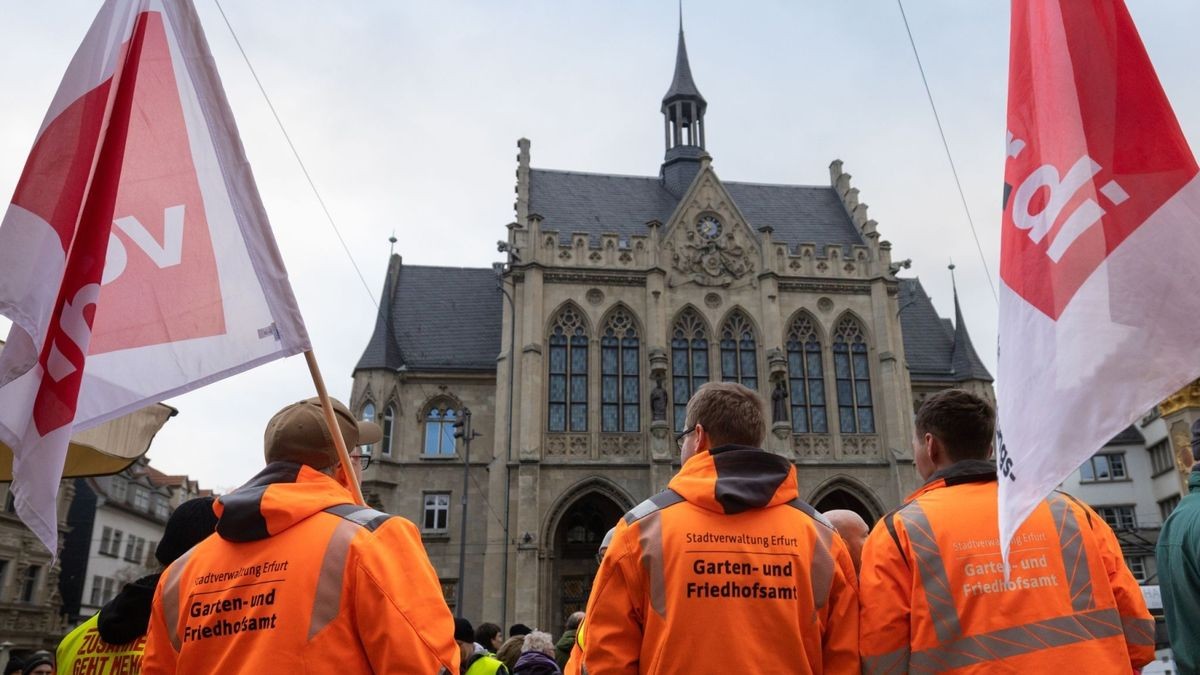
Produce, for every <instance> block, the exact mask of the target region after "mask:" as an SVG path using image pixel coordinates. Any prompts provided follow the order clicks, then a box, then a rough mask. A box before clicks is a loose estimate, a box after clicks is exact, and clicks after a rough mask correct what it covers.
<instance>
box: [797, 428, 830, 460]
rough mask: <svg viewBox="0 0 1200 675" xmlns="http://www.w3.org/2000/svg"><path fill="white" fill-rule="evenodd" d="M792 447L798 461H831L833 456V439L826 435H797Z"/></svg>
mask: <svg viewBox="0 0 1200 675" xmlns="http://www.w3.org/2000/svg"><path fill="white" fill-rule="evenodd" d="M792 445H793V446H794V447H795V448H796V459H798V460H805V459H809V460H812V459H829V458H830V457H832V456H833V439H832V438H830V437H829V436H827V435H824V434H795V435H794V436H792Z"/></svg>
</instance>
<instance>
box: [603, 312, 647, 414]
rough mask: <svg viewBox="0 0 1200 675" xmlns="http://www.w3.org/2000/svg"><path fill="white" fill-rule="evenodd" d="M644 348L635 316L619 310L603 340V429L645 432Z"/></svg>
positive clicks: (605, 331) (610, 319)
mask: <svg viewBox="0 0 1200 675" xmlns="http://www.w3.org/2000/svg"><path fill="white" fill-rule="evenodd" d="M639 364H640V348H639V342H638V334H637V328H635V327H634V325H633V317H631V316H630V315H629V312H627V311H625V309H623V308H622V309H618V310H617V311H615V312H613V314H612V316H610V317H609V318H608V322H607V323H605V325H604V333H603V334H602V335H601V337H600V430H601V431H641V409H640V407H639V405H640V402H641V390H640V386H639V384H638V372H639Z"/></svg>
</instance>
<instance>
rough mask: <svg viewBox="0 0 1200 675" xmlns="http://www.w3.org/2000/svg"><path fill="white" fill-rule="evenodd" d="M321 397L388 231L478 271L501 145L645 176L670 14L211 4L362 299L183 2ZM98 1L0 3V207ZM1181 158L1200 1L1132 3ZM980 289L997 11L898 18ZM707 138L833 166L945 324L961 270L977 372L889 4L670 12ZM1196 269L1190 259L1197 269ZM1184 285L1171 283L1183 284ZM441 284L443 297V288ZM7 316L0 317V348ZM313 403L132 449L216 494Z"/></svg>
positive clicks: (500, 198) (996, 198) (250, 402)
mask: <svg viewBox="0 0 1200 675" xmlns="http://www.w3.org/2000/svg"><path fill="white" fill-rule="evenodd" d="M195 2H196V5H197V9H198V12H199V14H200V18H201V21H202V22H203V24H204V28H205V30H206V32H207V35H208V40H209V43H210V45H211V48H212V51H213V53H214V56H215V58H216V61H217V66H218V68H219V70H220V73H221V76H222V79H223V81H224V83H225V88H226V92H227V94H228V97H229V100H230V103H231V105H232V107H233V111H234V114H235V116H236V117H237V120H238V124H239V126H240V129H241V133H242V140H243V142H244V144H245V146H246V151H247V153H248V155H249V158H250V161H251V163H252V165H253V167H254V172H255V177H256V179H257V181H258V186H259V189H260V191H261V193H262V197H263V201H264V203H265V205H266V209H267V212H268V214H269V215H270V217H271V220H272V224H273V226H274V230H275V237H276V240H277V241H278V243H279V247H280V249H281V250H282V252H283V257H284V260H285V262H286V264H287V267H288V270H289V272H290V275H291V278H292V284H293V288H294V290H295V292H296V296H297V298H298V300H299V303H300V308H301V310H302V311H303V313H304V317H305V320H306V322H307V325H308V329H309V333H310V335H311V337H312V340H313V346H314V350H315V352H316V354H317V357H318V359H319V360H320V362H321V365H322V369H323V371H324V373H325V377H326V380H327V382H328V384H329V387H330V390H331V392H332V393H333V394H334V395H335V396H338V397H339V398H342V399H346V398H348V397H349V393H350V385H351V371H352V369H353V367H354V364H355V362H356V361H357V359H358V357H359V356H360V354H361V353H362V350H363V348H364V347H365V345H366V341H367V339H368V338H369V337H370V333H371V329H372V326H373V324H374V315H375V311H376V310H375V305H374V302H373V299H374V298H377V297H378V295H379V291H380V288H381V285H382V281H383V276H384V273H385V271H386V265H387V257H388V249H389V244H388V241H387V238H388V236H389V235H390V234H391V233H392V231H393V230H394V231H395V233H396V236H397V237H398V238H399V243H398V244H397V245H396V246H397V248H396V250H397V252H399V253H401V254H402V255H403V256H404V260H405V262H406V263H411V264H427V265H462V266H478V267H486V266H488V265H490V264H491V263H492V262H494V261H496V260H499V254H497V252H496V247H495V242H496V240H497V239H500V238H503V237H504V233H505V231H504V225H505V224H506V223H508V222H510V221H511V220H513V217H514V214H513V211H512V204H513V198H514V195H513V184H514V174H513V172H514V170H515V168H516V163H515V155H516V140H517V139H518V138H520V137H522V136H525V137H528V138H530V139H531V140H532V142H533V148H532V159H533V165H534V166H535V167H542V168H554V169H570V170H576V171H591V172H605V173H622V174H635V175H656V174H657V172H658V167H659V164H660V163H661V162H662V153H663V145H662V120H661V117H660V114H659V111H658V108H659V103H660V101H661V98H662V95H663V94H664V93H665V92H666V89H667V85H668V84H669V83H670V80H671V73H672V68H673V65H674V56H675V40H676V30H677V23H676V22H677V15H676V12H677V9H676V5H675V4H674V3H673V2H671V1H669V0H668V1H664V2H645V1H636V2H635V1H632V0H630V1H627V2H591V3H582V2H562V1H561V0H559V1H553V0H542V1H529V2H523V3H512V2H506V3H499V2H436V3H434V2H426V3H412V2H366V1H358V2H353V3H332V2H317V1H299V0H253V1H250V0H224V5H225V10H226V12H227V14H228V15H229V19H230V21H231V23H232V24H233V27H234V30H235V31H237V33H238V36H239V38H240V39H241V41H242V44H243V46H244V47H245V49H246V52H247V54H248V55H249V58H250V60H251V63H252V64H253V65H254V67H255V69H256V70H257V71H258V75H259V77H260V78H261V79H262V81H263V84H264V86H265V87H266V89H267V92H268V94H269V95H270V96H271V99H272V101H273V102H274V104H275V107H276V109H277V111H278V113H279V115H280V117H281V118H282V120H283V123H284V125H285V127H286V128H287V130H288V132H289V133H290V135H291V137H292V139H293V141H294V142H295V144H296V146H297V148H298V149H299V151H300V154H301V156H302V158H303V159H304V161H305V163H306V165H307V166H308V169H309V171H310V172H311V174H312V177H313V179H314V181H315V182H316V184H317V187H318V189H319V190H320V192H321V194H322V196H323V197H324V199H325V201H326V203H327V205H328V206H329V208H330V210H331V211H332V213H333V216H334V218H335V220H336V222H337V224H338V226H339V227H340V229H341V232H342V235H343V236H344V237H345V238H346V241H347V243H348V245H349V247H350V250H351V253H352V255H353V256H354V259H355V260H356V261H357V262H358V264H359V266H360V267H361V269H362V272H363V274H364V276H365V277H366V281H367V284H368V285H369V286H370V292H369V293H368V291H367V289H365V288H363V285H362V283H361V282H360V281H359V279H358V277H357V275H356V274H355V272H354V269H353V267H352V266H351V264H350V262H349V260H348V259H347V257H346V255H345V254H344V253H343V252H342V250H341V248H340V245H339V244H338V243H337V240H336V237H335V235H334V234H333V231H332V229H331V228H330V226H329V224H328V223H327V222H326V220H325V218H324V216H323V215H322V213H321V211H320V208H319V205H318V204H317V201H316V199H315V198H314V196H313V194H312V192H311V190H310V189H309V187H308V185H307V183H306V182H305V180H304V178H303V175H302V174H301V172H300V170H299V168H298V166H297V164H296V161H295V160H294V159H293V158H292V156H291V154H290V151H289V150H288V147H287V144H286V142H285V140H284V138H283V136H282V134H281V133H280V131H279V129H278V127H277V126H276V125H275V122H274V120H273V119H272V117H271V115H270V111H269V110H268V108H267V105H266V103H265V102H264V100H263V98H262V95H261V94H260V93H259V92H258V90H257V88H256V87H255V85H254V82H253V79H252V78H251V75H250V72H249V70H248V69H247V67H246V64H245V63H244V62H243V61H242V57H241V55H240V54H239V53H238V51H237V48H236V46H235V45H234V42H233V39H232V37H231V36H230V33H229V30H228V29H227V28H226V27H225V24H224V22H223V21H222V20H221V17H220V15H219V14H218V12H217V9H216V5H215V4H214V2H213V0H195ZM98 4H99V3H98V2H96V1H95V0H87V1H83V0H55V1H54V2H46V3H17V2H4V3H3V4H2V5H0V64H3V66H0V92H3V95H2V96H0V196H3V198H5V199H7V198H8V197H9V196H10V195H11V194H12V192H13V188H14V186H15V184H16V181H17V178H18V177H19V175H20V172H21V168H22V166H23V165H24V162H25V157H26V156H27V155H28V152H29V149H30V147H31V145H32V143H33V139H34V134H35V133H36V131H37V129H38V127H39V125H40V124H41V120H42V117H43V116H44V114H45V112H46V108H47V107H48V105H49V103H50V100H51V98H52V96H53V94H54V91H55V89H56V88H57V86H58V83H59V80H60V79H61V77H62V74H63V71H64V69H65V68H66V65H67V63H68V62H69V60H70V58H71V56H72V54H73V53H74V51H75V48H76V47H77V46H78V44H79V42H80V40H81V39H82V37H83V35H84V33H85V32H86V30H87V27H88V26H89V25H90V23H91V21H92V18H93V16H94V14H95V11H96V8H97V7H98ZM1129 5H1130V10H1131V12H1132V13H1133V16H1134V19H1135V21H1136V22H1137V24H1138V28H1139V30H1140V31H1141V35H1142V38H1143V40H1144V41H1145V43H1146V46H1147V49H1148V50H1149V52H1150V57H1151V59H1152V60H1153V62H1154V64H1155V66H1156V67H1157V69H1158V73H1159V76H1160V78H1161V80H1162V82H1163V86H1164V87H1165V89H1166V91H1167V95H1168V96H1169V97H1170V99H1171V101H1172V102H1173V104H1174V106H1175V112H1176V114H1177V115H1178V117H1179V119H1180V121H1181V123H1182V125H1183V129H1184V132H1185V133H1186V134H1187V136H1188V138H1189V140H1190V142H1191V144H1192V146H1193V147H1196V146H1197V144H1198V143H1197V142H1198V141H1200V88H1198V87H1197V86H1196V74H1195V73H1196V71H1197V65H1198V64H1200V41H1198V40H1197V39H1196V36H1195V27H1196V26H1197V25H1200V3H1197V2H1195V1H1194V0H1130V2H1129ZM905 9H906V10H907V11H908V18H909V21H910V23H911V25H912V30H913V33H914V35H915V38H916V41H917V46H918V48H919V49H920V51H921V57H922V60H923V62H924V64H925V69H926V74H927V75H928V78H929V82H930V86H931V87H932V89H933V95H934V97H935V99H936V102H937V104H938V110H939V113H940V114H941V118H942V123H943V125H944V127H945V130H946V135H947V137H948V140H949V143H950V147H951V150H952V152H953V155H954V159H955V161H956V162H957V165H958V171H959V175H960V177H961V178H962V182H963V188H964V190H965V193H966V197H967V202H968V205H969V207H970V210H971V214H972V215H973V216H974V218H975V223H976V226H977V227H978V231H979V236H980V239H981V241H982V245H983V251H984V254H985V257H986V260H987V264H988V266H989V267H990V269H991V271H992V274H993V275H995V273H996V270H997V260H998V253H999V246H1000V245H999V217H1000V210H999V209H1000V196H1001V185H1002V176H1003V152H1002V149H1003V140H1004V130H1005V125H1004V118H1005V98H1006V88H1007V59H1008V3H1007V2H1003V1H1001V0H974V1H972V2H962V1H961V0H908V1H907V2H906V3H905ZM684 14H685V15H684V23H685V30H686V34H687V40H688V48H689V53H690V56H691V65H692V72H693V74H694V76H695V79H696V83H697V85H698V87H699V88H700V91H701V92H702V93H703V94H704V96H705V98H706V99H707V100H708V103H709V107H708V114H707V117H706V122H707V129H706V136H707V139H706V140H707V142H708V150H709V152H710V153H711V154H712V156H713V166H714V168H715V170H716V171H717V174H718V175H719V176H721V177H722V178H724V179H727V180H738V181H759V182H770V183H798V184H827V183H828V180H829V178H828V169H827V167H828V164H829V162H830V161H831V160H833V159H835V158H838V159H842V160H843V161H844V162H845V169H846V171H848V172H849V173H851V174H853V176H854V179H853V184H854V185H855V186H857V187H858V188H860V190H861V195H860V197H861V199H862V201H864V202H866V203H868V204H870V206H871V209H870V215H871V217H872V218H874V219H876V220H877V221H879V231H880V233H881V234H882V236H883V238H884V239H887V240H890V241H891V242H892V243H893V249H892V255H893V258H894V259H896V260H900V259H904V258H911V259H912V261H913V266H912V269H911V270H910V271H909V272H908V274H911V275H916V276H919V277H920V278H921V280H922V282H923V283H924V285H925V288H926V290H927V291H928V292H929V293H930V294H931V295H932V296H933V300H934V304H935V305H936V306H937V307H938V309H939V311H940V312H941V313H942V314H943V315H944V316H952V315H953V304H952V297H951V292H950V278H949V274H948V272H947V270H946V265H947V263H949V262H950V261H951V259H953V261H954V262H955V263H956V264H957V265H958V270H957V272H958V287H959V294H960V298H961V300H962V302H963V311H964V313H965V315H966V320H967V325H968V327H969V328H970V332H971V335H972V338H973V339H974V341H975V345H976V348H977V349H978V351H979V352H980V355H981V356H982V357H983V359H984V361H985V362H986V363H987V364H988V366H989V368H992V369H993V372H994V369H995V343H996V311H997V309H996V305H995V303H994V301H993V299H992V294H991V291H990V290H989V287H988V281H987V276H986V274H985V273H984V270H983V264H982V262H981V260H980V257H979V254H978V252H977V251H976V248H975V243H974V240H973V239H972V237H971V233H970V230H969V229H968V226H967V220H966V216H965V215H964V212H963V207H962V204H961V203H960V200H959V196H958V193H957V191H956V189H955V186H954V181H953V177H952V175H951V173H950V169H949V166H948V164H947V162H946V158H945V155H944V152H943V150H942V146H941V140H940V139H939V137H938V133H937V127H936V125H935V123H934V118H933V115H932V113H931V112H930V109H929V103H928V101H927V100H926V97H925V91H924V89H923V88H922V85H921V79H920V74H919V72H918V70H917V66H916V63H915V61H914V59H913V56H912V52H911V49H910V47H909V44H908V39H907V37H906V35H905V33H904V24H903V22H902V21H901V17H900V12H899V10H898V8H897V6H896V3H895V2H892V1H890V0H870V1H868V0H841V1H839V2H819V1H817V0H805V1H804V2H794V1H792V2H785V1H782V0H781V1H779V2H739V3H729V2H716V1H713V2H698V1H689V2H687V3H685V8H684ZM1198 262H1200V261H1198ZM1181 272H1186V271H1184V270H1181ZM445 292H447V293H454V292H455V289H453V288H447V289H445ZM7 332H8V323H7V321H4V320H3V319H0V335H4V334H7ZM310 395H312V385H311V382H310V381H309V379H308V373H307V370H306V368H305V366H304V362H303V360H302V358H300V357H296V358H292V359H288V360H286V361H282V362H277V363H274V364H270V365H267V366H264V367H261V368H259V369H257V370H254V371H251V372H249V373H245V374H242V375H238V376H235V377H233V378H231V379H228V380H225V381H223V382H220V383H217V384H214V385H210V386H208V387H205V388H203V389H200V390H198V391H196V392H193V393H190V394H187V395H184V396H180V397H178V398H176V399H173V400H170V401H167V403H170V404H171V405H173V406H175V407H176V408H178V409H179V411H180V413H179V415H178V416H177V417H176V418H174V419H172V420H171V421H169V422H168V423H167V425H166V427H165V428H164V429H163V431H162V432H161V433H160V434H159V436H158V438H157V439H156V440H155V442H154V445H153V447H152V448H151V451H150V457H151V459H152V460H153V463H154V465H155V466H157V467H159V468H160V469H162V470H164V471H167V472H171V473H187V474H190V475H191V476H193V477H195V478H199V479H200V481H201V482H202V484H203V485H204V486H205V487H212V488H217V489H219V490H228V489H231V488H233V487H236V486H237V485H239V484H241V483H242V482H243V481H245V480H246V479H247V478H249V477H250V476H251V475H253V474H254V473H255V472H257V471H258V470H259V469H260V468H261V466H262V429H263V426H264V424H265V422H266V421H267V419H268V418H269V417H270V416H271V415H272V414H273V413H274V412H275V411H276V410H277V409H278V408H280V407H281V406H282V405H284V404H286V403H289V402H291V401H294V400H299V399H301V398H306V397H308V396H310Z"/></svg>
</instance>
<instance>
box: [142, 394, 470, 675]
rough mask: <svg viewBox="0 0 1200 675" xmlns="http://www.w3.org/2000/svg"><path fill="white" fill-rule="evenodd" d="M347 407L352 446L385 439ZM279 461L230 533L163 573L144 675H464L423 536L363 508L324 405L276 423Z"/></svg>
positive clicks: (251, 485) (223, 505)
mask: <svg viewBox="0 0 1200 675" xmlns="http://www.w3.org/2000/svg"><path fill="white" fill-rule="evenodd" d="M333 406H334V410H335V412H336V417H337V421H338V426H339V427H340V431H341V434H342V437H343V439H345V442H346V447H349V448H353V447H355V446H358V445H365V444H369V443H373V442H375V441H378V440H379V438H380V436H381V433H380V430H379V427H378V426H377V425H375V424H373V423H371V422H362V421H357V420H355V419H354V416H353V415H351V414H350V411H349V410H347V409H346V406H344V405H342V404H341V403H340V402H338V401H336V400H335V401H333ZM265 454H266V460H267V466H266V468H265V469H263V470H262V471H261V472H260V473H259V474H258V475H257V476H255V477H254V478H252V479H251V480H250V482H248V483H246V484H245V485H243V486H242V487H240V488H238V489H237V490H235V491H233V492H232V493H230V494H227V495H225V496H223V497H221V498H220V499H219V500H217V502H216V504H215V505H214V507H213V508H214V511H216V513H217V517H218V521H217V535H218V536H216V537H209V538H208V539H207V540H205V541H204V542H203V543H201V544H200V545H198V546H196V547H195V548H193V549H192V550H191V551H189V552H188V553H186V554H184V556H183V557H181V558H179V559H178V560H177V561H175V563H173V564H172V565H171V566H170V567H169V568H167V570H166V571H165V572H164V573H163V576H162V581H161V582H160V583H159V585H158V590H157V592H156V593H155V597H154V610H153V615H152V616H151V620H150V631H149V634H148V636H147V646H146V655H145V660H144V662H143V664H142V672H143V673H145V674H147V675H152V674H157V673H176V672H179V673H202V672H220V673H288V672H293V673H302V672H310V673H326V672H330V673H331V672H339V673H372V672H374V673H430V674H431V675H432V674H434V673H442V672H445V673H457V672H458V667H459V652H458V646H457V645H456V644H455V642H454V619H453V617H452V616H451V614H450V610H449V608H447V607H446V603H445V601H444V599H443V596H442V591H441V584H440V583H439V581H438V578H437V574H435V573H434V570H433V567H432V566H431V565H430V564H429V559H428V557H426V555H425V550H424V548H423V547H422V545H421V536H420V534H419V532H418V531H417V529H416V527H415V526H414V525H413V524H412V523H410V522H409V521H407V520H405V519H403V518H399V517H396V516H390V515H387V514H385V513H381V512H379V511H376V510H374V509H370V508H366V507H361V506H355V505H354V503H353V498H352V497H351V495H350V492H349V491H348V490H347V489H346V487H345V486H344V485H342V484H341V483H340V482H339V481H338V480H336V479H335V477H337V476H338V475H339V471H340V468H339V464H338V461H337V453H336V450H335V449H334V446H333V442H332V436H331V435H330V432H329V429H328V428H327V427H326V425H325V419H324V417H323V416H322V413H321V406H320V403H319V402H318V401H317V399H309V400H307V401H301V402H299V403H293V404H292V405H289V406H287V407H286V408H284V409H283V410H280V411H279V412H278V413H276V414H275V416H274V417H273V418H271V421H270V422H269V423H268V424H267V431H266V436H265ZM343 477H344V476H343Z"/></svg>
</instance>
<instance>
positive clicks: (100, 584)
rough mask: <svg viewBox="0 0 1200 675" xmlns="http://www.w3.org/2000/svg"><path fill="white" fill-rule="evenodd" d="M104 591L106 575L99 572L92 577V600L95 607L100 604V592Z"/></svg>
mask: <svg viewBox="0 0 1200 675" xmlns="http://www.w3.org/2000/svg"><path fill="white" fill-rule="evenodd" d="M103 592H104V577H102V576H100V575H99V574H97V575H96V576H94V577H92V602H91V605H92V606H93V607H99V606H100V594H101V593H103Z"/></svg>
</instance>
